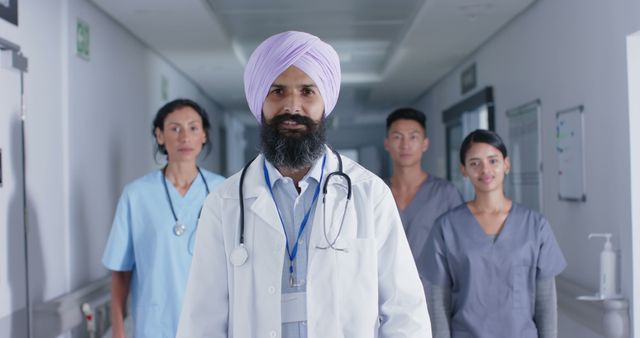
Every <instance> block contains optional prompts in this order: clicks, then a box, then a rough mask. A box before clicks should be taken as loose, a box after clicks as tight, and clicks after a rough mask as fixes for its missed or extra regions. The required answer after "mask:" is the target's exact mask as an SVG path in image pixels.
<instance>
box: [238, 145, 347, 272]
mask: <svg viewBox="0 0 640 338" xmlns="http://www.w3.org/2000/svg"><path fill="white" fill-rule="evenodd" d="M331 151H332V152H333V153H334V154H335V155H336V157H337V158H338V171H334V172H332V173H330V174H329V175H327V178H325V180H324V184H323V186H322V220H323V222H322V223H323V224H322V227H323V232H324V238H325V241H326V243H325V245H324V246H319V245H318V246H316V249H320V250H327V249H333V250H335V251H342V252H347V249H346V248H339V247H337V246H336V242H337V241H338V238H339V237H340V233H341V232H342V227H343V225H344V219H345V216H346V214H347V208H348V206H349V201H351V178H350V177H349V175H347V174H345V173H344V171H343V168H342V158H341V157H340V154H339V153H338V152H337V151H335V150H334V149H332V148H331ZM256 158H257V157H254V158H253V159H252V160H251V161H249V162H248V163H247V164H246V165H245V166H244V168H243V169H242V173H241V174H240V184H239V187H238V188H239V198H240V234H239V237H240V238H239V239H238V245H236V247H235V248H233V250H231V256H230V257H229V260H230V261H231V264H233V265H234V266H241V265H243V264H244V263H245V262H246V261H247V259H248V258H249V252H248V251H247V248H246V247H245V237H244V229H245V226H244V225H245V224H244V193H243V186H244V177H245V174H246V173H247V170H248V169H249V166H251V163H253V161H254V160H255V159H256ZM337 177H341V178H343V179H344V180H345V181H347V201H346V203H345V205H344V210H343V213H342V219H341V221H340V228H339V229H338V232H337V233H336V235H335V237H334V238H333V239H331V240H330V239H329V235H328V234H327V226H326V203H325V202H326V201H325V199H326V196H327V191H328V186H329V182H330V181H331V178H337Z"/></svg>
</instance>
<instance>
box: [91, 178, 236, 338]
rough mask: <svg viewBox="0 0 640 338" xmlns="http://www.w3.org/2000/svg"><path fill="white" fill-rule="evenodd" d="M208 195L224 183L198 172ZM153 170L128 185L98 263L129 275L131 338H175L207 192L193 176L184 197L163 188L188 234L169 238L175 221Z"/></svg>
mask: <svg viewBox="0 0 640 338" xmlns="http://www.w3.org/2000/svg"><path fill="white" fill-rule="evenodd" d="M202 174H203V175H204V177H205V179H206V180H207V184H208V186H209V191H213V190H214V188H215V187H216V186H217V185H218V184H219V183H221V182H222V181H223V180H224V178H223V177H222V176H219V175H216V174H214V173H212V172H209V171H206V170H202ZM163 179H164V175H163V174H162V171H161V170H155V171H153V172H151V173H148V174H147V175H145V176H143V177H140V178H138V179H136V180H135V181H133V182H131V183H129V184H127V186H126V187H125V188H124V190H123V192H122V195H121V196H120V200H119V202H118V207H117V210H116V214H115V217H114V220H113V225H112V227H111V234H110V235H109V241H108V242H107V245H106V248H105V251H104V255H103V256H102V263H103V264H104V266H105V267H106V268H107V269H109V270H113V271H132V272H133V274H132V279H131V289H130V290H131V314H132V316H133V321H134V337H136V338H147V337H148V338H174V337H175V335H176V331H177V328H178V320H179V318H180V310H181V309H182V300H183V298H184V292H185V289H186V284H187V278H188V276H189V268H190V267H191V257H192V253H193V244H194V240H195V234H194V232H195V229H196V222H197V220H198V214H199V212H200V209H201V207H202V204H203V202H204V199H205V197H206V187H205V185H204V182H203V181H202V178H201V177H200V175H198V176H196V178H195V179H194V181H193V183H192V184H191V186H190V187H189V190H188V191H187V193H186V194H185V195H184V196H181V195H180V193H179V192H178V191H177V190H176V189H175V187H174V186H173V185H172V184H170V183H169V184H167V188H168V190H169V196H171V202H172V203H173V207H174V209H175V212H176V216H177V217H178V219H179V221H180V222H181V223H183V224H184V225H185V226H186V227H187V229H186V231H185V233H184V234H183V235H182V236H176V235H175V234H174V233H173V227H174V225H175V223H176V222H175V220H174V218H173V214H172V213H171V207H170V205H169V201H168V200H167V195H166V193H165V190H164V186H163V184H162V182H163Z"/></svg>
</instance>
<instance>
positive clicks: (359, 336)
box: [178, 31, 431, 338]
mask: <svg viewBox="0 0 640 338" xmlns="http://www.w3.org/2000/svg"><path fill="white" fill-rule="evenodd" d="M340 79H341V73H340V63H339V60H338V55H337V53H336V52H335V50H334V49H333V48H332V47H331V46H330V45H328V44H327V43H325V42H323V41H322V40H320V39H319V38H318V37H316V36H313V35H311V34H307V33H303V32H292V31H290V32H284V33H280V34H276V35H274V36H271V37H270V38H268V39H267V40H265V41H264V42H263V43H262V44H260V45H259V46H258V47H257V48H256V50H255V51H254V52H253V54H252V55H251V57H250V59H249V61H248V63H247V66H246V69H245V76H244V84H245V94H246V97H247V101H248V104H249V108H250V109H251V112H252V113H253V114H254V115H255V117H256V119H257V120H258V121H259V122H260V123H261V154H260V155H259V156H258V157H257V158H255V159H254V160H253V161H252V162H250V163H249V164H247V166H246V167H245V168H244V169H243V171H242V172H240V173H238V174H236V175H234V176H232V177H231V178H229V179H228V180H226V181H225V182H223V183H222V184H221V185H220V186H219V188H218V189H216V190H215V191H213V192H212V193H211V195H209V197H208V198H207V200H206V201H205V203H204V206H203V209H202V216H201V219H200V222H199V226H198V233H197V236H196V243H195V253H194V257H193V262H192V267H191V271H190V276H189V282H188V285H187V289H186V295H185V301H184V305H183V310H182V315H181V318H180V324H179V329H178V338H201V337H234V338H253V337H272V338H275V337H284V338H290V337H295V338H300V337H309V338H327V337H331V338H339V337H348V338H368V337H370V338H374V337H416V338H417V337H420V338H424V337H431V330H430V324H429V318H428V314H427V310H426V303H425V296H424V292H423V289H422V285H421V283H420V279H419V277H418V273H417V270H416V266H415V263H414V260H413V258H412V256H411V252H410V250H409V246H408V244H407V239H406V237H405V235H404V231H403V228H402V223H401V220H400V217H399V215H398V211H397V208H396V205H395V202H394V200H393V196H392V194H391V192H390V190H389V188H388V187H387V185H386V184H385V183H384V182H383V181H382V180H381V179H379V178H378V177H377V176H375V175H374V174H372V173H371V172H369V171H367V170H366V169H364V168H363V167H361V166H359V165H358V164H357V163H355V162H353V161H351V160H349V159H348V158H346V157H341V156H340V155H339V154H338V153H337V152H334V151H333V150H331V149H330V148H329V147H327V146H326V145H325V124H326V122H325V118H326V116H327V115H329V114H330V113H331V111H332V110H333V108H334V107H335V105H336V101H337V99H338V94H339V91H340ZM325 186H326V189H325Z"/></svg>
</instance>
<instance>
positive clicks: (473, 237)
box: [421, 130, 566, 338]
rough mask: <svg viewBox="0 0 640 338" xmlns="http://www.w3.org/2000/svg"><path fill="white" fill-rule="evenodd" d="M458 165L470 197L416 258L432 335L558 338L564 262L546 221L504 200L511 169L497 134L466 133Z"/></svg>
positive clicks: (438, 223)
mask: <svg viewBox="0 0 640 338" xmlns="http://www.w3.org/2000/svg"><path fill="white" fill-rule="evenodd" d="M460 163H461V166H460V169H461V171H462V173H463V175H464V176H466V177H467V178H468V179H469V180H470V181H471V183H472V184H473V187H474V190H475V195H476V196H475V199H473V200H471V201H469V202H467V203H464V204H462V205H460V206H458V207H456V208H454V209H452V210H450V211H449V212H447V213H445V214H444V215H442V216H441V217H440V218H439V219H438V220H437V221H436V223H435V225H434V227H433V230H432V231H431V233H430V235H429V239H428V240H427V245H426V246H425V249H424V251H423V252H422V254H421V255H422V262H424V263H423V264H425V266H424V268H425V271H426V276H425V277H426V278H427V280H428V282H429V285H428V289H427V290H428V294H427V301H428V302H427V303H428V306H429V313H430V315H431V321H432V331H433V337H436V338H443V337H446V338H470V337H473V338H514V337H518V338H538V337H544V338H549V337H552V338H555V337H557V306H556V291H555V276H556V275H558V274H559V273H560V272H561V271H562V270H563V269H564V268H565V266H566V262H565V259H564V256H563V255H562V252H561V251H560V248H559V247H558V244H557V242H556V240H555V238H554V236H553V232H552V231H551V226H550V225H549V222H547V220H546V219H545V218H544V216H542V215H541V214H539V213H538V212H535V211H533V210H529V209H527V208H525V207H524V206H522V205H520V204H518V203H515V202H513V201H511V200H510V199H509V198H507V197H506V196H505V195H504V187H503V185H504V178H505V175H507V174H508V172H509V169H510V167H511V164H510V162H509V158H508V157H507V149H506V147H505V145H504V143H503V141H502V139H501V138H500V136H498V134H496V133H494V132H492V131H487V130H476V131H474V132H472V133H471V134H469V135H468V136H467V137H466V138H465V140H464V141H463V143H462V146H461V148H460Z"/></svg>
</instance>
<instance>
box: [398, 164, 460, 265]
mask: <svg viewBox="0 0 640 338" xmlns="http://www.w3.org/2000/svg"><path fill="white" fill-rule="evenodd" d="M386 182H387V185H389V186H391V184H390V182H389V180H387V181H386ZM463 202H464V200H463V199H462V195H461V194H460V192H459V191H458V189H457V188H456V187H455V186H454V185H453V184H452V183H450V182H449V181H447V180H443V179H441V178H439V177H436V176H433V175H431V174H429V175H428V176H427V179H426V180H424V182H422V184H421V185H420V188H419V189H418V192H417V193H416V195H415V196H414V197H413V200H411V202H410V203H409V205H407V207H406V208H404V210H400V209H399V208H398V212H399V213H400V218H401V219H402V226H403V227H404V232H405V234H406V236H407V240H408V241H409V247H410V248H411V252H412V254H413V258H414V259H415V260H416V264H417V265H418V270H420V266H421V265H423V264H420V263H419V262H418V257H419V255H420V253H421V252H422V250H423V249H424V245H425V243H426V242H427V237H428V236H429V232H430V231H431V228H432V227H433V223H434V222H435V220H436V219H437V218H438V217H440V215H442V214H444V213H445V212H447V211H448V210H449V209H452V208H454V207H456V206H458V205H460V204H462V203H463ZM421 274H422V272H421Z"/></svg>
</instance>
